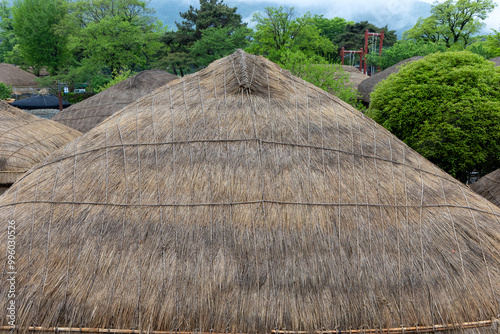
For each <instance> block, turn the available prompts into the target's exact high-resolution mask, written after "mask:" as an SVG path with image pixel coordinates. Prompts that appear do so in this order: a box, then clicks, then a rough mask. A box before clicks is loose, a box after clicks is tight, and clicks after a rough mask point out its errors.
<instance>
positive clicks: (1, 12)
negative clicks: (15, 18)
mask: <svg viewBox="0 0 500 334" xmlns="http://www.w3.org/2000/svg"><path fill="white" fill-rule="evenodd" d="M0 41H1V43H0V63H4V62H6V61H7V58H6V57H8V55H9V53H11V52H12V50H13V49H14V46H15V45H16V44H17V39H16V36H15V35H14V27H13V26H12V10H11V8H10V7H9V2H8V1H7V0H2V1H0Z"/></svg>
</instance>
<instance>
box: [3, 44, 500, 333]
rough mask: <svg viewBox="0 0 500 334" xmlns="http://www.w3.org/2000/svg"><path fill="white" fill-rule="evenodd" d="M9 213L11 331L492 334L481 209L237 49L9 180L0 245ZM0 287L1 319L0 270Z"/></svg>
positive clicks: (365, 127) (497, 215)
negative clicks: (465, 327) (469, 329)
mask: <svg viewBox="0 0 500 334" xmlns="http://www.w3.org/2000/svg"><path fill="white" fill-rule="evenodd" d="M8 220H11V221H12V220H13V221H15V222H16V230H17V231H18V234H17V235H16V247H17V253H16V256H17V258H16V271H17V276H16V287H17V291H18V294H17V297H16V305H18V306H19V308H18V309H17V324H18V325H19V326H21V327H22V328H25V327H23V326H30V325H31V326H35V325H36V326H42V327H43V328H49V327H52V326H59V327H64V326H65V327H73V328H78V327H84V328H101V330H102V331H103V332H106V330H107V329H111V328H115V329H116V328H118V329H129V330H130V329H136V330H138V331H141V332H144V333H146V332H149V331H152V330H173V331H196V332H203V331H206V332H208V331H215V332H226V331H228V332H233V333H236V332H246V333H254V332H260V333H270V331H271V330H273V329H287V330H306V331H313V330H321V329H331V330H335V331H339V332H345V333H348V331H349V330H350V329H354V330H361V329H372V330H374V331H377V330H381V331H383V330H384V329H386V328H395V327H398V328H401V326H415V325H416V326H428V327H426V328H427V329H429V328H431V329H432V328H433V326H434V325H446V324H455V323H458V324H462V323H464V322H477V321H479V320H485V321H486V323H489V327H487V328H485V329H476V330H473V331H474V333H488V332H489V333H493V332H494V331H493V330H492V329H491V319H492V317H494V316H496V315H497V314H498V297H499V296H500V286H499V284H498V282H500V254H499V253H500V234H499V233H498V231H499V226H500V210H499V208H497V207H494V206H493V205H492V204H491V203H490V202H488V201H486V200H485V199H483V198H482V197H481V196H479V195H477V194H475V193H474V192H472V191H471V190H470V189H468V188H467V187H466V186H464V185H462V184H461V183H460V182H458V181H456V180H455V179H453V178H452V177H451V176H449V175H448V174H446V173H444V172H443V171H442V170H440V169H439V168H437V167H436V166H434V165H433V164H431V163H430V162H429V161H427V160H426V159H424V158H423V157H421V156H420V155H419V154H417V153H416V152H415V151H413V150H412V149H410V148H409V147H408V146H406V145H405V144H404V143H403V142H401V141H400V140H398V139H397V138H395V137H394V136H393V135H392V134H390V133H389V132H388V131H386V130H385V129H383V128H382V127H381V126H379V125H377V124H376V123H375V122H374V121H373V120H371V119H369V118H368V117H365V116H364V115H363V114H362V113H360V112H359V111H357V110H355V109H353V108H352V107H351V106H349V105H348V104H346V103H344V102H342V101H341V100H339V99H338V98H336V97H334V96H332V95H330V94H328V93H326V92H324V91H323V90H321V89H318V88H317V87H314V86H313V85H311V84H309V83H307V82H305V81H304V80H301V79H299V78H296V77H293V76H291V75H290V73H289V72H287V71H284V70H282V69H281V68H280V67H279V66H277V65H276V64H274V63H271V62H269V61H268V60H266V59H264V58H262V57H259V56H253V55H248V54H246V53H244V52H243V51H241V50H239V51H237V52H235V53H234V54H233V55H231V56H228V57H226V58H223V59H220V60H218V61H216V62H214V63H212V64H211V65H210V66H208V67H207V68H205V69H203V70H202V71H200V72H198V73H195V74H192V75H189V76H185V77H183V78H181V79H179V80H176V81H173V82H171V83H170V84H168V85H166V86H164V87H162V88H160V89H157V90H156V91H154V92H153V93H151V94H149V95H147V96H145V97H143V98H141V99H139V100H138V101H137V102H136V103H133V104H131V105H129V106H127V107H126V108H124V109H122V110H121V111H119V112H117V113H115V114H114V115H113V116H111V117H110V118H108V119H107V120H106V121H105V122H103V123H101V124H100V125H98V126H97V127H95V128H94V129H92V130H91V131H89V132H88V133H85V134H83V135H82V136H81V137H79V138H78V139H76V140H74V141H73V142H71V143H70V144H68V145H67V146H65V147H64V148H61V149H59V150H58V151H57V152H55V153H54V154H52V155H51V156H50V157H49V158H48V159H47V161H44V162H43V163H41V164H39V165H37V166H36V167H35V168H34V169H32V170H31V171H30V172H29V173H28V174H26V175H25V176H24V177H23V178H22V179H20V180H19V181H18V182H16V183H15V184H14V185H13V187H11V188H10V189H9V191H7V192H6V193H5V194H4V195H3V196H2V197H0V222H3V224H4V225H3V226H4V228H3V229H1V230H0V249H6V241H7V237H6V233H7V228H6V227H5V224H6V222H7V221H8ZM5 256H6V254H5V252H0V263H5V262H6V258H5ZM0 284H1V287H2V288H1V289H0V309H3V310H5V309H6V308H7V303H8V298H7V289H6V288H4V286H5V285H6V284H7V282H6V279H5V274H4V279H3V280H2V282H1V283H0ZM6 322H7V318H6V317H2V320H0V326H1V325H7V323H6ZM53 330H54V329H53ZM417 330H418V329H417ZM21 332H22V330H21ZM129 332H130V331H129ZM403 332H404V330H403ZM449 332H451V330H450V331H449ZM457 332H458V331H457ZM356 333H359V331H358V332H356ZM362 333H364V332H362ZM366 333H368V332H366ZM370 333H372V334H374V333H375V332H373V331H371V332H370ZM408 333H409V332H408Z"/></svg>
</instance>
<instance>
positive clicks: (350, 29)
mask: <svg viewBox="0 0 500 334" xmlns="http://www.w3.org/2000/svg"><path fill="white" fill-rule="evenodd" d="M366 29H368V31H369V32H375V33H380V31H381V30H383V31H384V47H389V46H392V45H394V43H396V41H397V40H398V37H397V35H396V31H394V30H389V28H388V27H387V26H385V27H382V28H379V27H376V26H375V25H373V24H371V23H370V22H368V21H362V22H357V23H354V24H346V26H345V28H344V31H343V32H342V33H341V34H338V35H336V36H335V38H334V39H333V43H334V44H336V45H337V46H338V48H339V49H340V48H342V47H344V48H345V49H346V50H359V49H361V48H364V47H365V31H366ZM377 50H378V48H377Z"/></svg>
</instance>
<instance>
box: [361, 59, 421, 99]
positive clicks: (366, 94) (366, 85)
mask: <svg viewBox="0 0 500 334" xmlns="http://www.w3.org/2000/svg"><path fill="white" fill-rule="evenodd" d="M422 58H424V57H422V56H415V57H411V58H408V59H405V60H403V61H400V62H399V63H397V64H396V65H392V66H391V67H388V68H386V69H385V70H383V71H381V72H379V73H376V74H374V75H372V76H371V77H370V78H368V79H366V80H364V81H363V82H361V83H360V84H359V85H358V91H359V92H360V93H361V95H362V98H363V101H365V102H367V103H370V94H371V92H372V91H373V89H374V88H375V86H376V85H377V84H378V83H379V82H380V81H382V80H384V79H386V78H387V77H388V76H389V75H391V74H392V73H397V72H399V68H400V67H401V66H403V65H406V64H408V63H411V62H414V61H417V60H419V59H422Z"/></svg>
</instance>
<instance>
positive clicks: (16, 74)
mask: <svg viewBox="0 0 500 334" xmlns="http://www.w3.org/2000/svg"><path fill="white" fill-rule="evenodd" d="M35 79H36V75H34V74H31V73H29V72H26V71H24V70H22V69H20V68H18V67H16V66H14V65H11V64H5V63H0V82H2V83H4V84H6V85H12V86H13V87H38V83H37V82H36V81H35Z"/></svg>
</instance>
